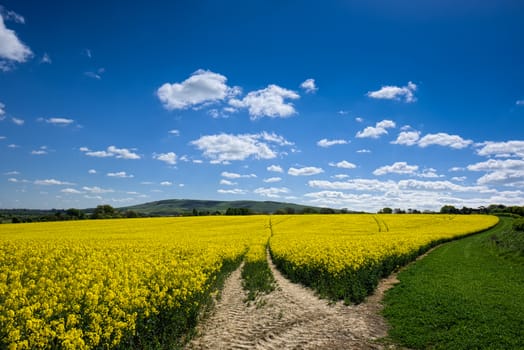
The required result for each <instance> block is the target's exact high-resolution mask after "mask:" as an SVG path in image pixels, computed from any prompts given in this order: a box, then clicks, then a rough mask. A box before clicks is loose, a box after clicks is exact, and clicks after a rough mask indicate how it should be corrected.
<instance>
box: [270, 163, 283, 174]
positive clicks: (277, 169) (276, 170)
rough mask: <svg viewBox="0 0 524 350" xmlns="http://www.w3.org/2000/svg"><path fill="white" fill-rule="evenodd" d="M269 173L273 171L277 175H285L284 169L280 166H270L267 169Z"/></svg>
mask: <svg viewBox="0 0 524 350" xmlns="http://www.w3.org/2000/svg"><path fill="white" fill-rule="evenodd" d="M266 169H267V171H273V172H275V173H283V172H284V169H282V167H281V166H280V165H270V166H268V167H267V168H266Z"/></svg>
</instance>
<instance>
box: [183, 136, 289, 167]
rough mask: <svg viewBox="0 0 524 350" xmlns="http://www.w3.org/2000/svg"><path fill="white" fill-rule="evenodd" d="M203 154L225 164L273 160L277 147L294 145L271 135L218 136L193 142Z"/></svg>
mask: <svg viewBox="0 0 524 350" xmlns="http://www.w3.org/2000/svg"><path fill="white" fill-rule="evenodd" d="M191 145H193V146H196V147H197V148H198V149H199V150H201V151H202V152H203V153H202V154H203V156H204V157H206V158H209V159H211V160H212V161H213V162H215V163H225V162H229V161H233V160H245V159H247V158H250V157H252V158H255V159H272V158H276V157H277V155H278V151H277V149H276V146H282V145H292V143H291V142H289V141H287V140H285V139H284V138H283V137H282V136H279V135H276V134H269V133H265V132H262V133H259V134H239V135H233V134H224V133H222V134H217V135H206V136H202V137H200V138H199V139H197V140H194V141H191Z"/></svg>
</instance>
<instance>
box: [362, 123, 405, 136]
mask: <svg viewBox="0 0 524 350" xmlns="http://www.w3.org/2000/svg"><path fill="white" fill-rule="evenodd" d="M395 126H396V124H395V122H394V121H392V120H382V121H380V122H378V123H376V124H375V126H374V127H373V126H368V127H367V128H365V129H364V130H362V131H359V132H357V135H356V137H359V138H365V137H370V138H373V139H376V138H379V137H380V136H382V135H385V134H387V133H388V131H387V129H390V128H394V127H395Z"/></svg>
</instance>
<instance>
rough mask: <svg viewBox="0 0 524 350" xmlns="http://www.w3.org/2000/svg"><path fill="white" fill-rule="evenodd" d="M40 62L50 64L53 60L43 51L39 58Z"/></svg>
mask: <svg viewBox="0 0 524 350" xmlns="http://www.w3.org/2000/svg"><path fill="white" fill-rule="evenodd" d="M40 63H47V64H51V63H53V61H52V60H51V56H49V54H48V53H47V52H44V55H43V56H42V59H41V60H40Z"/></svg>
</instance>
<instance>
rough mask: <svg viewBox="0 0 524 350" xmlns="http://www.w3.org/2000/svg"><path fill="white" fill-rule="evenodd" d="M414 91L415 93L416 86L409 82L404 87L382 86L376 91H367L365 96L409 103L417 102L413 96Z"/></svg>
mask: <svg viewBox="0 0 524 350" xmlns="http://www.w3.org/2000/svg"><path fill="white" fill-rule="evenodd" d="M415 91H417V85H416V84H414V83H412V82H411V81H410V82H408V84H407V85H406V86H402V87H400V86H394V85H386V86H382V87H381V88H380V89H379V90H377V91H369V92H368V93H367V96H368V97H371V98H375V99H384V100H396V101H404V102H407V103H411V102H415V101H416V100H417V99H416V97H415V95H414V94H413V93H414V92H415Z"/></svg>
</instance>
